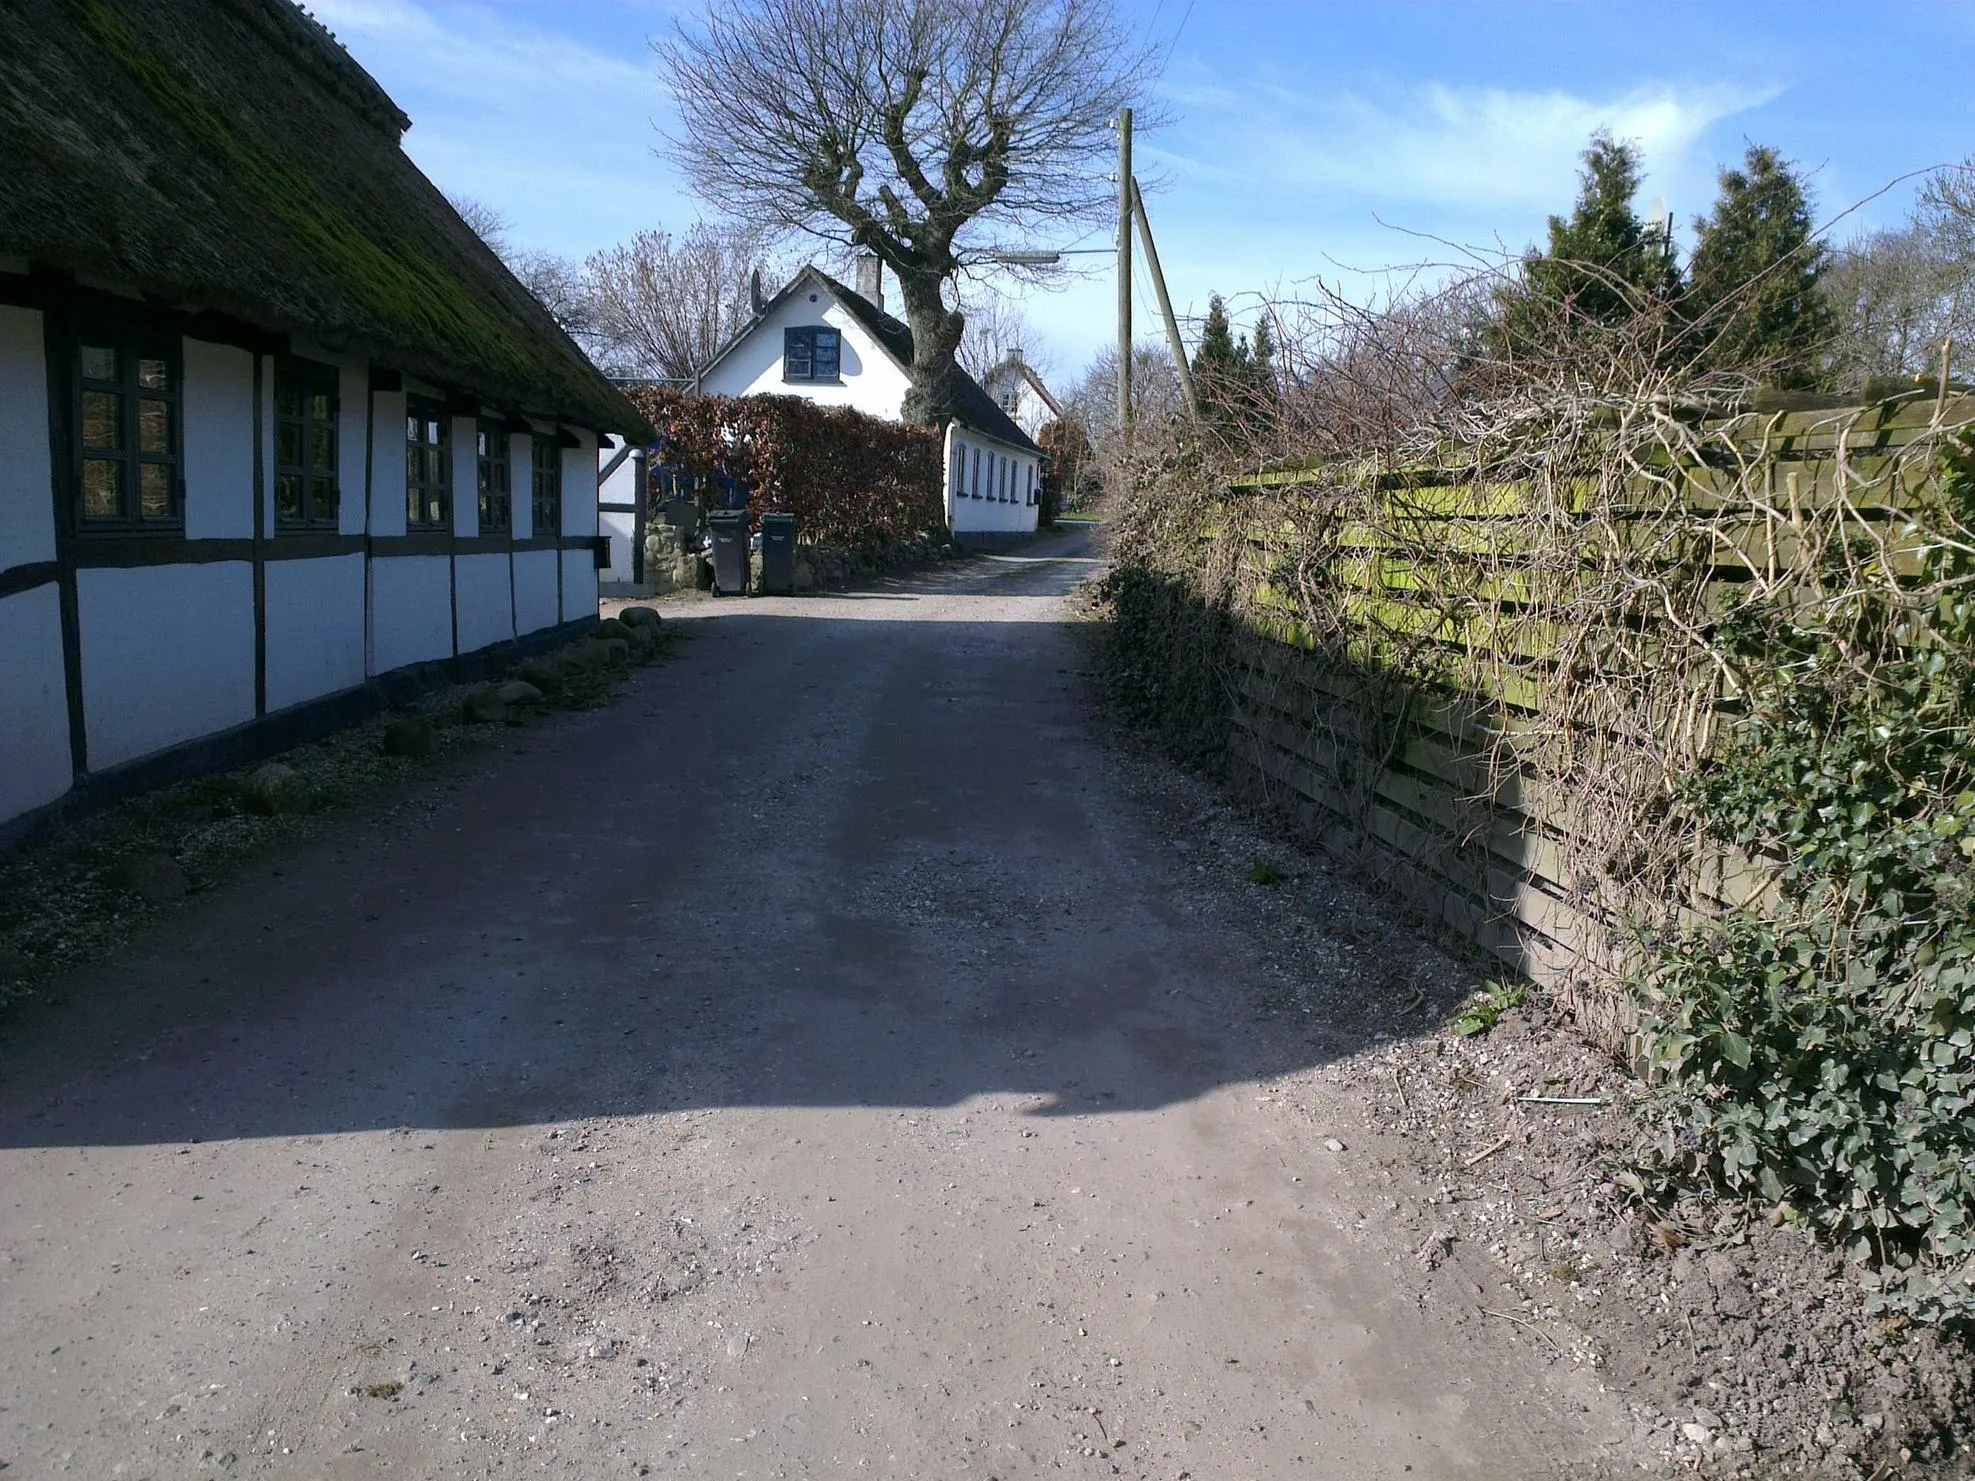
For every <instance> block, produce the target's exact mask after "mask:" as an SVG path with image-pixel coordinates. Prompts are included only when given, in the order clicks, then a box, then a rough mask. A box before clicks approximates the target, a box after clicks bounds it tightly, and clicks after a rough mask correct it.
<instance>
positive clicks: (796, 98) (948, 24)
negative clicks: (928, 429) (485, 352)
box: [656, 0, 1156, 423]
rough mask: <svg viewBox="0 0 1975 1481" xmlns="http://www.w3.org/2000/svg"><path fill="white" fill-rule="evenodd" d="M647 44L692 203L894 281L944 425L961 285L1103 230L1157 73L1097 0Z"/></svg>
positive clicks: (817, 16)
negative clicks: (1021, 255)
mask: <svg viewBox="0 0 1975 1481" xmlns="http://www.w3.org/2000/svg"><path fill="white" fill-rule="evenodd" d="M656 47H657V50H658V53H659V57H660V61H661V63H662V67H663V70H664V72H665V74H666V76H667V79H668V81H669V82H670V85H671V89H672V94H673V97H674V99H675V100H676V102H677V105H678V108H679V113H680V116H681V118H682V120H683V123H682V125H681V127H680V129H679V131H678V132H677V134H675V135H674V136H673V137H672V138H671V140H670V144H671V152H672V154H673V156H674V157H675V158H676V159H677V161H678V162H679V164H680V165H681V166H682V167H683V168H684V169H685V171H686V173H687V175H688V177H689V178H690V179H691V181H692V183H693V186H694V188H695V189H696V190H697V191H698V192H699V194H700V196H701V198H702V199H703V200H705V201H707V202H708V203H709V204H711V205H713V206H714V207H715V208H716V209H718V210H721V211H723V212H728V213H731V214H733V215H735V216H737V217H739V218H741V219H744V220H747V221H749V222H752V223H753V224H755V225H757V226H760V227H763V228H766V229H768V230H771V231H775V232H787V231H802V232H807V233H810V234H812V235H814V236H817V237H821V238H823V239H825V240H827V241H831V242H835V243H839V244H842V245H844V246H848V247H854V248H861V249H862V250H864V251H868V252H873V253H875V254H876V255H877V256H878V257H879V258H881V259H882V260H883V261H884V262H885V263H886V264H887V265H888V266H890V268H891V269H892V271H893V272H894V273H895V274H896V275H897V278H898V285H899V292H900V295H901V297H902V298H903V299H904V303H905V314H906V318H907V320H908V322H909V323H910V324H911V326H912V336H913V346H914V350H913V365H912V387H911V389H910V391H909V392H908V393H907V395H906V401H905V416H906V417H907V419H908V420H912V421H918V422H924V423H938V422H942V421H944V420H946V419H947V417H948V416H949V415H950V413H951V405H952V402H951V389H950V378H951V372H952V367H953V365H954V357H955V353H956V351H957V350H958V348H959V345H960V339H961V334H962V331H963V329H964V327H965V320H964V318H963V316H962V314H961V313H960V312H959V311H958V309H957V308H955V307H954V306H953V305H952V302H951V300H952V284H953V281H954V278H955V275H956V274H957V273H959V272H961V271H962V270H964V269H965V268H967V267H968V266H969V265H970V264H981V263H986V262H989V261H992V260H993V258H994V257H995V255H996V254H997V253H998V252H999V251H1003V250H1007V249H1008V248H1010V247H1015V246H1021V245H1027V244H1028V243H1029V242H1030V241H1031V239H1032V236H1033V234H1034V233H1035V232H1037V231H1038V230H1041V229H1044V228H1056V229H1061V228H1062V227H1063V226H1064V225H1065V224H1066V223H1071V222H1077V221H1091V222H1096V221H1099V220H1101V219H1103V218H1104V217H1105V215H1106V214H1107V213H1108V212H1109V211H1110V210H1111V209H1112V205H1111V203H1112V202H1113V201H1114V200H1115V195H1114V193H1113V186H1112V184H1111V182H1110V180H1109V178H1108V177H1107V173H1106V167H1107V161H1108V156H1109V154H1110V151H1111V147H1112V144H1111V138H1112V136H1111V123H1112V119H1113V118H1114V116H1115V115H1116V113H1117V111H1118V109H1119V108H1120V107H1122V106H1124V105H1127V104H1130V103H1132V102H1134V101H1135V100H1136V99H1137V98H1138V97H1139V96H1140V95H1141V94H1142V93H1143V92H1144V90H1145V89H1146V86H1147V85H1148V83H1149V81H1150V79H1151V77H1152V75H1153V72H1154V67H1155V60H1156V59H1155V54H1154V52H1153V51H1152V49H1151V48H1150V47H1149V46H1147V45H1144V44H1142V43H1140V42H1138V41H1135V40H1134V39H1133V37H1132V36H1131V35H1130V34H1129V33H1128V31H1127V30H1126V28H1125V27H1124V25H1123V24H1122V23H1121V22H1120V21H1119V19H1118V18H1117V15H1116V13H1115V12H1114V10H1113V9H1112V7H1111V5H1110V3H1109V0H740V3H731V4H725V5H720V6H717V7H716V6H713V5H709V6H708V8H707V10H706V12H705V13H704V15H703V16H702V17H701V18H700V19H699V21H698V22H697V24H695V25H693V26H691V27H685V26H681V27H680V28H679V29H678V31H677V32H676V33H675V34H674V35H673V36H672V37H671V38H669V39H666V40H663V41H660V42H658V43H656ZM1148 121H1149V120H1148Z"/></svg>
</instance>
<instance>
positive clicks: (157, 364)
mask: <svg viewBox="0 0 1975 1481" xmlns="http://www.w3.org/2000/svg"><path fill="white" fill-rule="evenodd" d="M137 384H138V385H140V386H142V387H143V388H144V389H145V390H147V391H169V390H170V389H171V367H170V366H169V365H167V364H166V363H165V362H164V361H162V360H139V361H138V362H137Z"/></svg>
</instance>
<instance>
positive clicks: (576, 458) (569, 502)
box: [562, 428, 597, 622]
mask: <svg viewBox="0 0 1975 1481" xmlns="http://www.w3.org/2000/svg"><path fill="white" fill-rule="evenodd" d="M571 430H572V432H573V433H574V435H575V438H576V446H574V447H565V448H564V449H563V450H562V532H563V534H565V535H571V536H577V537H581V536H586V535H594V534H596V532H597V438H596V434H595V433H594V432H586V431H584V430H582V429H581V428H572V429H571ZM596 615H597V568H596V561H595V558H594V557H593V556H592V555H591V554H590V552H589V551H587V550H565V551H563V552H562V620H563V621H564V622H574V621H575V620H576V619H577V618H579V617H594V616H596Z"/></svg>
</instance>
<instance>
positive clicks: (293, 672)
mask: <svg viewBox="0 0 1975 1481" xmlns="http://www.w3.org/2000/svg"><path fill="white" fill-rule="evenodd" d="M264 581H265V591H266V596H267V707H268V709H270V710H281V709H286V708H287V707H288V706H289V705H295V704H301V703H303V702H304V701H306V700H311V699H320V698H322V696H324V695H326V694H335V693H337V692H338V691H340V690H344V689H350V688H354V687H355V686H356V685H358V684H361V683H362V682H363V680H364V672H363V641H364V631H363V615H364V614H363V556H362V555H361V554H360V553H359V554H352V555H338V556H329V557H326V558H324V559H322V560H283V561H269V562H268V563H267V566H266V570H265V576H264Z"/></svg>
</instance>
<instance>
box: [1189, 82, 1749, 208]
mask: <svg viewBox="0 0 1975 1481" xmlns="http://www.w3.org/2000/svg"><path fill="white" fill-rule="evenodd" d="M1774 96H1775V90H1774V89H1751V88H1739V87H1733V86H1729V85H1715V86H1710V87H1700V88H1677V87H1670V86H1663V85H1652V86H1644V87H1639V88H1635V89H1633V90H1632V91H1631V92H1628V93H1625V94H1622V95H1620V96H1617V97H1609V98H1586V97H1579V96H1577V95H1575V94H1572V93H1568V92H1562V91H1546V92H1514V91H1509V90H1506V89H1501V88H1462V87H1452V86H1449V85H1447V84H1444V83H1433V84H1428V85H1426V86H1424V87H1421V88H1418V89H1414V90H1411V91H1409V92H1407V93H1404V94H1402V95H1399V96H1396V97H1389V98H1378V97H1372V96H1367V95H1364V94H1348V95H1346V96H1344V97H1342V98H1313V97H1308V96H1304V95H1302V94H1299V93H1296V92H1294V91H1291V90H1288V89H1283V88H1273V87H1268V86H1257V87H1255V88H1253V89H1252V90H1248V91H1246V92H1245V93H1244V94H1242V95H1241V96H1239V97H1232V96H1230V97H1227V98H1226V100H1225V101H1223V99H1222V98H1216V97H1212V96H1211V95H1209V96H1206V97H1203V98H1201V99H1200V100H1198V105H1199V106H1202V115H1201V116H1198V117H1197V118H1196V119H1195V120H1194V122H1195V124H1196V127H1195V128H1190V129H1189V130H1188V132H1189V133H1199V134H1201V135H1204V136H1205V141H1207V142H1210V143H1211V146H1212V150H1213V154H1214V157H1215V158H1216V159H1218V160H1236V161H1241V162H1242V163H1240V164H1239V165H1234V166H1229V165H1224V164H1210V163H1208V162H1206V161H1205V160H1203V159H1202V158H1200V157H1199V155H1198V154H1197V153H1195V152H1194V151H1190V150H1185V149H1181V150H1179V151H1176V152H1174V153H1172V154H1170V155H1168V156H1167V157H1168V158H1170V159H1171V161H1172V163H1173V165H1174V167H1175V169H1176V171H1177V172H1179V173H1181V174H1187V175H1196V176H1199V177H1200V178H1202V179H1205V180H1211V179H1215V178H1219V179H1222V180H1225V181H1227V182H1228V183H1230V184H1233V183H1237V182H1246V183H1249V184H1253V185H1264V186H1268V187H1270V188H1274V189H1284V190H1292V191H1303V192H1316V191H1324V192H1339V191H1342V192H1347V193H1349V194H1352V195H1355V196H1359V197H1363V198H1368V199H1371V200H1374V201H1391V202H1406V203H1420V204H1426V205H1431V206H1433V207H1435V208H1472V207H1477V206H1489V207H1498V208H1506V209H1515V208H1519V207H1528V206H1534V205H1541V206H1544V207H1547V208H1549V209H1557V208H1559V207H1560V206H1561V205H1563V204H1565V203H1567V202H1568V201H1569V199H1570V198H1571V196H1572V194H1573V182H1574V180H1575V177H1576V172H1577V168H1578V156H1579V155H1580V154H1581V153H1582V152H1583V150H1584V146H1585V143H1586V141H1587V140H1588V139H1589V138H1590V136H1591V134H1592V133H1593V132H1594V131H1595V130H1597V129H1601V128H1605V129H1609V130H1611V132H1612V133H1613V134H1615V135H1617V136H1618V137H1619V138H1621V139H1631V140H1635V141H1636V142H1637V143H1638V144H1639V146H1640V149H1641V152H1642V154H1643V156H1644V160H1645V166H1646V172H1647V174H1648V175H1649V176H1652V177H1654V178H1656V179H1659V178H1667V177H1672V178H1678V179H1680V180H1682V182H1683V183H1684V182H1685V179H1686V177H1687V175H1688V174H1689V173H1690V169H1689V156H1690V153H1691V151H1692V149H1693V147H1694V145H1695V144H1696V142H1697V141H1698V140H1699V139H1700V137H1701V136H1702V134H1703V133H1704V132H1705V131H1706V130H1707V129H1709V128H1710V127H1712V126H1713V125H1714V124H1716V123H1718V122H1720V121H1721V120H1723V119H1725V118H1728V117H1731V116H1732V115H1734V114H1736V113H1740V112H1743V111H1745V110H1747V109H1749V108H1753V107H1757V106H1759V105H1761V104H1762V103H1765V102H1767V101H1769V100H1770V99H1771V98H1772V97H1774ZM1208 110H1212V111H1213V112H1215V113H1218V114H1219V116H1218V117H1208V116H1205V115H1206V113H1207V112H1208ZM1287 120H1293V122H1289V121H1287ZM1153 152H1155V153H1163V151H1160V150H1158V148H1157V146H1156V145H1154V147H1153Z"/></svg>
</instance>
